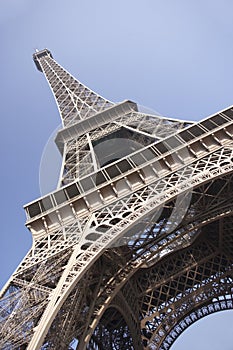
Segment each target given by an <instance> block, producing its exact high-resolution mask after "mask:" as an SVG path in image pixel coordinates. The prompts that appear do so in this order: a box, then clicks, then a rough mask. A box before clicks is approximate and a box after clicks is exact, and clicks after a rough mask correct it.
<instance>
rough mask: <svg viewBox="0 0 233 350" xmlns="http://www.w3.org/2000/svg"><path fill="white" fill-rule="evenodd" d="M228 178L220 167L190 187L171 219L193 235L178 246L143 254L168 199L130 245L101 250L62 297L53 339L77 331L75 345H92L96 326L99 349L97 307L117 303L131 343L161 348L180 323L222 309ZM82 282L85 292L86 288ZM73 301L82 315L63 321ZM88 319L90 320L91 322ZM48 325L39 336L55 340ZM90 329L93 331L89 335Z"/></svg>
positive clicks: (226, 294) (231, 239) (228, 274)
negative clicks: (179, 214) (186, 202)
mask: <svg viewBox="0 0 233 350" xmlns="http://www.w3.org/2000/svg"><path fill="white" fill-rule="evenodd" d="M232 186H233V182H232V175H228V176H226V177H224V178H221V179H218V180H215V181H211V182H210V183H207V184H204V185H202V186H200V187H199V188H196V189H195V190H194V192H193V196H192V202H191V204H190V207H189V210H188V212H187V214H186V217H185V218H184V220H183V222H182V224H181V225H180V227H179V231H180V230H183V235H184V236H185V235H187V234H190V233H191V236H192V235H193V241H190V242H189V243H188V244H187V247H186V248H184V249H178V250H177V251H173V252H172V253H170V254H167V255H164V257H163V256H162V257H161V258H159V259H153V258H152V255H153V252H152V254H151V256H150V258H149V257H148V258H147V259H144V258H143V255H144V253H145V252H146V251H147V252H148V251H149V250H150V247H152V246H154V247H155V246H157V244H158V245H159V242H160V241H161V237H158V230H157V229H158V227H161V226H162V223H163V224H164V223H165V221H166V215H167V213H168V212H169V206H171V207H172V206H173V203H170V204H168V205H167V207H166V210H165V211H164V213H162V214H161V220H160V222H158V223H157V225H155V226H154V227H152V228H151V231H150V233H149V232H148V236H147V237H144V241H143V242H142V241H141V242H140V245H138V242H137V241H135V242H134V244H133V245H132V246H128V247H124V246H122V247H119V248H112V249H109V250H108V251H106V253H105V254H104V255H103V256H102V257H101V258H100V259H99V260H98V261H97V262H96V264H95V265H94V266H93V267H92V269H91V270H89V273H88V274H86V275H85V276H84V278H83V282H82V283H84V284H82V285H79V286H78V285H77V289H76V293H77V294H78V295H79V299H78V301H77V298H74V297H73V300H75V302H74V304H73V305H72V306H71V304H70V300H69V299H70V297H69V298H68V299H67V301H66V302H65V304H64V306H63V308H62V309H63V310H66V313H64V314H65V315H66V319H67V320H69V322H68V323H66V322H65V323H64V328H63V329H64V332H65V333H62V331H61V333H60V337H59V338H57V341H58V343H57V345H58V344H61V339H67V344H66V346H68V343H69V342H70V341H71V339H72V338H77V339H79V347H78V349H83V348H84V347H85V346H87V349H93V346H94V345H93V344H95V342H96V341H97V340H96V339H97V333H98V334H99V338H98V339H99V341H98V346H99V348H98V347H97V348H96V349H101V343H100V339H101V335H100V333H101V332H103V333H104V329H105V328H104V324H105V322H106V314H105V312H106V310H107V309H108V308H112V307H114V308H118V310H121V315H122V317H123V319H124V320H125V322H126V324H127V325H128V328H129V329H130V330H131V332H130V334H133V335H134V336H133V339H132V342H133V343H134V347H132V349H135V350H141V349H150V348H151V349H160V348H161V349H168V348H169V346H171V344H172V342H174V340H175V339H176V337H177V336H178V335H179V334H180V333H181V331H183V330H184V329H185V328H186V327H187V326H188V325H190V324H191V323H193V322H194V321H195V320H196V319H197V318H198V317H199V318H200V317H202V315H203V316H204V315H206V314H209V313H210V312H214V311H218V310H221V309H224V307H225V306H226V307H227V308H231V305H232V290H231V288H232V262H233V261H232V250H233V232H232V226H233V225H232V223H233V218H232V216H230V213H231V211H232V207H233V199H232V196H231V193H232ZM213 194H215V196H213ZM190 225H191V227H190ZM190 244H191V245H190ZM135 257H137V259H140V258H141V259H142V260H143V263H142V264H141V265H140V266H141V267H140V268H137V269H134V271H133V273H132V270H131V269H130V264H132V266H134V265H135ZM103 266H105V268H104V272H103ZM93 276H95V278H93ZM123 277H124V278H123ZM87 290H89V293H90V295H88V294H87V293H86V291H87ZM80 291H85V293H83V298H85V301H84V299H83V300H82V301H81V302H80V298H81V295H80ZM73 293H74V292H73ZM212 304H213V305H214V306H215V308H214V309H213V308H212V307H211V305H212ZM68 305H70V306H68ZM74 305H75V306H74ZM62 309H61V310H62ZM75 309H77V310H79V312H80V310H83V311H82V317H81V318H80V314H78V313H77V314H76V316H77V318H76V321H74V319H73V321H72V322H70V317H71V315H72V316H73V317H74V312H73V311H74V310H75ZM68 310H69V312H68V313H67V311H68ZM104 315H105V316H104ZM165 315H166V317H165ZM194 315H197V317H195V316H194ZM103 320H104V324H102V321H103ZM57 322H59V323H63V321H61V319H60V321H59V318H57V319H56V321H54V329H57V326H56V323H57ZM190 322H191V323H190ZM94 324H95V325H96V327H94V328H92V327H93V325H94ZM88 325H89V326H91V328H90V327H89V326H88ZM52 329H53V327H51V330H50V332H49V334H48V336H47V340H46V341H47V342H48V343H49V342H50V341H51V344H56V342H55V343H54V341H55V340H54V339H55V337H54V334H53V331H52ZM94 329H95V330H94ZM93 331H94V333H93V334H94V335H93V336H92V337H90V334H91V332H93ZM68 334H69V335H68ZM101 334H102V333H101ZM175 335H176V337H175ZM116 336H119V333H116ZM122 341H124V337H123V338H122ZM110 344H111V343H110ZM135 344H136V345H135ZM95 346H97V345H95ZM127 346H128V345H127ZM127 346H124V343H120V345H119V347H118V348H119V349H125V350H126V349H127V350H128V349H129V348H127ZM55 348H56V347H55ZM65 348H66V347H64V349H65ZM118 348H117V347H116V349H118ZM94 349H95V348H94ZM104 349H105V348H104ZM107 349H108V348H106V350H107ZM109 349H111V345H109Z"/></svg>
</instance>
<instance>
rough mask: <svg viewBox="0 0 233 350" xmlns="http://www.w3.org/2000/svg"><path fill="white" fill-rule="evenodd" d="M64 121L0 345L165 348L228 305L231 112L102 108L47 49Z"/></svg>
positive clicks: (232, 253) (9, 289) (232, 222)
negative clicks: (193, 115)
mask: <svg viewBox="0 0 233 350" xmlns="http://www.w3.org/2000/svg"><path fill="white" fill-rule="evenodd" d="M33 58H34V61H35V63H36V66H37V68H38V69H39V70H40V71H41V72H43V73H44V75H45V76H46V78H47V81H48V83H49V84H50V87H51V89H52V91H53V94H54V96H55V99H56V102H57V105H58V108H59V112H60V115H61V118H62V122H63V128H62V129H61V130H60V131H59V132H58V134H57V136H56V140H55V142H56V144H57V146H58V148H59V150H60V152H61V154H62V156H63V163H62V169H61V176H60V180H59V184H58V188H57V190H55V191H53V192H52V193H50V194H48V195H46V196H44V197H41V198H39V199H37V200H36V201H33V202H31V203H29V204H28V205H26V206H25V211H26V215H27V222H26V225H27V227H28V229H29V230H30V231H31V233H32V236H33V244H32V248H31V250H30V251H29V252H28V254H27V255H26V257H25V258H24V259H23V261H22V263H21V264H20V265H19V266H18V268H17V270H16V271H15V273H14V274H13V275H12V276H11V278H10V280H9V281H8V283H7V284H6V286H5V287H4V288H3V290H2V292H1V298H0V348H1V349H3V350H8V349H9V350H12V349H17V350H23V349H28V350H37V349H80V350H81V349H82V350H83V349H89V350H101V349H104V350H108V349H109V350H112V349H119V350H120V349H121V350H123V349H125V350H129V349H135V350H143V349H148V350H149V349H150V350H155V349H169V348H170V346H171V344H172V343H173V342H174V341H175V340H176V338H177V337H178V336H179V335H180V334H181V333H182V332H183V331H184V330H185V329H186V328H187V327H188V326H189V325H190V324H192V323H194V322H195V321H197V320H198V319H200V318H202V317H204V316H206V315H209V314H210V313H213V312H216V311H220V310H225V309H232V308H233V295H232V293H233V289H232V279H233V265H232V264H233V230H232V228H233V216H232V209H233V171H232V170H233V142H232V133H233V107H229V108H227V109H225V110H223V111H221V112H219V113H216V114H215V115H212V116H210V117H208V118H206V119H204V120H202V121H200V122H198V123H192V122H185V121H181V120H175V119H171V118H163V117H161V116H157V115H149V114H145V113H141V112H139V111H138V108H137V105H136V103H133V102H131V101H123V102H121V103H118V104H115V103H112V102H110V101H108V100H106V99H104V98H102V97H101V96H99V95H97V94H96V93H94V92H93V91H91V90H90V89H88V88H87V87H86V86H84V85H83V84H81V83H80V82H79V81H78V80H76V79H75V78H73V77H72V76H71V75H70V74H69V73H68V72H66V71H65V70H64V69H63V68H62V67H61V66H60V65H59V64H58V63H57V62H55V60H54V59H53V57H52V55H51V53H50V51H48V50H47V49H45V50H42V51H39V52H36V53H35V54H34V55H33Z"/></svg>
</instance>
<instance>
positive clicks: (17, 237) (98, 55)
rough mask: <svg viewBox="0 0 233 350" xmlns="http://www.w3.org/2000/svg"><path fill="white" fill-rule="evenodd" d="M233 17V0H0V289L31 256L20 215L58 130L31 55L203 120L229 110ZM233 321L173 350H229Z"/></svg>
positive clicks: (219, 318)
mask: <svg viewBox="0 0 233 350" xmlns="http://www.w3.org/2000/svg"><path fill="white" fill-rule="evenodd" d="M232 13H233V1H232V0H189V1H187V0H144V1H141V0H118V1H109V0H108V1H107V0H98V1H94V0H92V1H91V0H68V1H64V0H63V1H61V0H49V1H48V0H40V1H34V0H5V1H4V0H0V43H1V48H0V50H1V54H0V78H1V79H0V91H1V94H0V98H1V138H0V143H1V147H0V156H1V173H0V177H1V199H0V203H1V211H0V215H1V232H0V252H1V254H0V266H1V270H0V287H1V286H3V284H4V283H5V282H6V281H7V279H8V278H9V277H10V275H11V273H12V272H13V271H14V269H15V268H16V267H17V265H18V263H19V262H20V261H21V260H22V258H23V257H24V255H25V254H26V252H27V251H28V249H29V248H30V245H31V235H30V233H29V232H28V231H27V229H26V228H25V227H24V222H25V215H24V211H23V208H22V206H23V205H24V204H26V203H28V202H29V201H31V200H33V199H36V198H37V197H39V196H40V189H39V166H40V160H41V156H42V153H43V149H44V146H45V144H46V143H47V140H48V139H49V136H50V135H51V133H52V132H53V131H54V129H55V128H57V126H58V125H59V124H60V120H59V115H58V112H57V109H56V104H55V101H54V100H53V97H52V94H51V93H50V91H49V88H48V85H47V83H46V81H45V79H44V77H43V75H42V74H41V73H40V72H38V71H37V70H36V68H35V66H34V63H33V61H32V53H33V51H34V49H35V48H38V49H43V48H45V47H47V48H48V49H50V50H51V51H52V53H53V55H54V58H55V59H56V60H57V61H58V62H59V63H60V64H62V65H63V66H64V67H65V68H66V69H67V70H68V71H70V72H71V73H72V74H73V75H74V76H75V77H77V78H78V79H79V80H80V81H82V82H83V83H84V84H86V85H87V86H89V87H90V88H92V89H93V90H94V91H96V92H98V93H100V94H101V95H102V96H104V97H106V98H108V99H110V100H112V101H114V102H119V101H122V100H124V99H131V100H133V101H136V102H138V103H139V104H141V105H144V106H147V107H149V108H151V109H152V110H155V111H158V112H160V113H161V114H162V115H165V116H169V117H174V118H181V119H188V120H200V119H201V118H203V117H206V116H208V115H210V114H212V113H215V112H216V111H219V110H221V109H223V108H225V107H227V106H229V105H232V104H233V87H232V81H233V21H232ZM232 321H233V312H230V311H228V312H226V313H220V314H217V315H214V316H211V317H208V318H206V319H203V320H202V321H200V322H198V323H196V324H195V325H193V326H192V327H191V328H190V329H189V330H187V331H186V332H185V333H184V335H183V336H181V337H180V338H179V339H178V340H177V342H176V344H175V345H174V346H173V347H172V350H187V349H188V350H196V349H198V350H208V349H211V350H219V349H225V350H232V348H233V342H232V331H231V329H230V326H231V325H232ZM210 332H212V333H210ZM211 334H212V335H211ZM223 336H224V340H223ZM197 342H200V344H199V343H198V344H197Z"/></svg>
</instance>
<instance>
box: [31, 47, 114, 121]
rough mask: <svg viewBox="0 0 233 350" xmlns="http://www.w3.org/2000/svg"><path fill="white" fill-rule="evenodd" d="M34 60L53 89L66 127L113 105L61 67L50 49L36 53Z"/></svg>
mask: <svg viewBox="0 0 233 350" xmlns="http://www.w3.org/2000/svg"><path fill="white" fill-rule="evenodd" d="M33 60H34V62H35V64H36V67H37V68H38V70H39V71H40V72H43V73H44V75H45V77H46V79H47V81H48V83H49V85H50V88H51V89H52V92H53V94H54V97H55V99H56V102H57V106H58V109H59V112H60V115H61V119H62V122H63V125H64V126H67V125H71V124H73V123H75V122H77V121H78V120H82V119H86V118H88V117H90V116H91V115H93V114H96V113H97V112H101V111H103V110H105V109H107V108H109V107H111V106H112V105H113V103H112V102H110V101H108V100H106V99H105V98H103V97H101V96H100V95H98V94H96V93H95V92H94V91H92V90H91V89H89V88H88V87H86V86H85V85H83V84H82V83H80V82H79V81H78V80H77V79H75V78H74V77H73V76H72V75H71V74H70V73H68V72H67V71H66V70H65V69H64V68H63V67H61V66H60V65H59V64H58V63H57V62H56V61H55V60H54V59H53V56H52V54H51V52H50V51H49V50H48V49H44V50H41V51H38V52H35V53H34V54H33Z"/></svg>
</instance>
